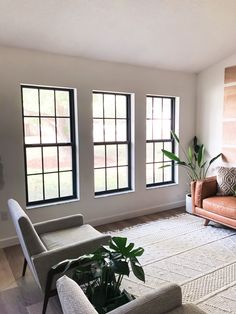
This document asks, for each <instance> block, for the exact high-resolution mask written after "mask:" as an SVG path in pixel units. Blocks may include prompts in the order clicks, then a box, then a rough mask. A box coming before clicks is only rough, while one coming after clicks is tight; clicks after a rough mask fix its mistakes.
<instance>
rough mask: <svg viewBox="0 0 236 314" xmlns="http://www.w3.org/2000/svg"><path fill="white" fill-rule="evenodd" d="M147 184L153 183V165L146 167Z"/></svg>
mask: <svg viewBox="0 0 236 314" xmlns="http://www.w3.org/2000/svg"><path fill="white" fill-rule="evenodd" d="M146 182H147V184H152V183H153V164H147V165H146Z"/></svg>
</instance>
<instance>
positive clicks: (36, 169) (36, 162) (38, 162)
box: [26, 147, 42, 174]
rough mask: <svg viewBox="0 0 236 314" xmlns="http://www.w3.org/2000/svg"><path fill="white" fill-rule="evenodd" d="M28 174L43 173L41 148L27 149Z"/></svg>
mask: <svg viewBox="0 0 236 314" xmlns="http://www.w3.org/2000/svg"><path fill="white" fill-rule="evenodd" d="M26 160H27V174H33V173H42V155H41V148H39V147H32V148H31V147H30V148H26Z"/></svg>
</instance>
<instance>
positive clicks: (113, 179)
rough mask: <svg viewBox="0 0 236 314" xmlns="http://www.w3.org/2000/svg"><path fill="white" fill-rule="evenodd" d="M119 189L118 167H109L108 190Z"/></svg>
mask: <svg viewBox="0 0 236 314" xmlns="http://www.w3.org/2000/svg"><path fill="white" fill-rule="evenodd" d="M115 189H117V168H107V190H115Z"/></svg>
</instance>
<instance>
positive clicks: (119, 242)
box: [111, 237, 127, 249]
mask: <svg viewBox="0 0 236 314" xmlns="http://www.w3.org/2000/svg"><path fill="white" fill-rule="evenodd" d="M111 241H112V242H114V243H115V244H116V246H117V247H118V248H119V249H124V248H125V246H126V243H127V238H123V237H113V238H112V239H111Z"/></svg>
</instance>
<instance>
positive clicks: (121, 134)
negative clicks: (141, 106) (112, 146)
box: [116, 119, 127, 141]
mask: <svg viewBox="0 0 236 314" xmlns="http://www.w3.org/2000/svg"><path fill="white" fill-rule="evenodd" d="M116 139H117V141H126V140H127V122H126V120H120V119H119V120H117V121H116Z"/></svg>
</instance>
